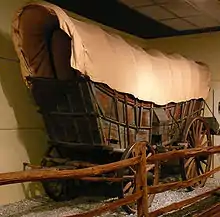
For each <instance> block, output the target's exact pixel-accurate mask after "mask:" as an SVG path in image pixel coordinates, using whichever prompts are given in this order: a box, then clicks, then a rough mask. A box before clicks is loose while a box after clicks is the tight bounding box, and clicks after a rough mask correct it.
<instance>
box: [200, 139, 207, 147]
mask: <svg viewBox="0 0 220 217" xmlns="http://www.w3.org/2000/svg"><path fill="white" fill-rule="evenodd" d="M208 143H209V141H208V140H206V141H205V142H204V143H203V144H201V145H200V146H201V147H205V145H206V144H207V145H208Z"/></svg>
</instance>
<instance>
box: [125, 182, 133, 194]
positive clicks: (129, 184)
mask: <svg viewBox="0 0 220 217" xmlns="http://www.w3.org/2000/svg"><path fill="white" fill-rule="evenodd" d="M131 186H132V182H128V183H127V184H126V185H125V187H124V188H123V193H124V194H125V193H126V192H127V191H128V190H129V189H130V188H131Z"/></svg>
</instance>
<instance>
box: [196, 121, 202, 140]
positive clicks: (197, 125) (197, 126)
mask: <svg viewBox="0 0 220 217" xmlns="http://www.w3.org/2000/svg"><path fill="white" fill-rule="evenodd" d="M195 125H196V126H195V128H196V129H195V136H196V138H198V136H199V129H200V126H201V124H200V123H198V120H197V121H196V122H195Z"/></svg>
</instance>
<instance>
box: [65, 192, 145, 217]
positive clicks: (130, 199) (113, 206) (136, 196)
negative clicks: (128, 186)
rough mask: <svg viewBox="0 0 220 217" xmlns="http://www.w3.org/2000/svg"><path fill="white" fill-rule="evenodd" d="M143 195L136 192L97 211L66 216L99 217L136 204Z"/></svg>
mask: <svg viewBox="0 0 220 217" xmlns="http://www.w3.org/2000/svg"><path fill="white" fill-rule="evenodd" d="M142 194H143V191H138V192H135V193H134V194H132V195H129V196H127V197H125V198H122V199H119V200H117V201H114V202H110V203H108V204H105V205H103V206H101V207H99V208H97V209H94V210H92V211H90V212H86V213H80V214H75V215H70V216H66V217H92V216H99V215H100V214H102V213H105V212H108V211H113V210H115V209H117V208H118V207H120V206H123V205H126V204H130V203H132V202H135V201H136V200H138V199H139V198H140V197H141V196H142Z"/></svg>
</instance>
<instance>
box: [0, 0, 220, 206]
mask: <svg viewBox="0 0 220 217" xmlns="http://www.w3.org/2000/svg"><path fill="white" fill-rule="evenodd" d="M25 2H28V1H27V0H7V1H0V8H1V13H0V20H1V22H0V173H1V172H9V171H18V170H22V169H23V167H22V162H24V161H29V162H31V163H39V160H40V158H41V157H42V155H43V153H44V151H45V149H46V147H47V145H46V138H45V133H44V132H43V124H42V121H41V119H40V116H39V115H38V114H37V113H36V109H35V107H34V104H33V102H32V101H31V98H30V97H29V94H28V91H27V90H26V88H25V86H24V84H23V82H22V80H21V77H20V68H19V63H18V62H17V61H16V60H17V57H16V54H15V52H14V49H13V45H12V41H11V37H10V30H11V19H12V17H13V14H14V12H15V11H16V9H17V8H19V7H20V6H22V5H23V4H24V3H25ZM70 14H71V15H73V16H75V17H77V18H79V19H83V20H85V19H84V18H82V17H79V16H76V15H74V14H72V13H70ZM90 22H91V21H90ZM104 28H106V29H107V30H111V29H110V28H107V27H104ZM114 31H115V30H114ZM115 32H117V33H119V34H121V35H123V36H124V37H125V38H126V39H128V40H134V41H135V42H136V43H138V44H140V45H142V46H144V47H146V48H156V49H160V50H162V51H165V52H178V53H181V54H183V55H186V56H187V57H191V58H193V59H196V60H200V61H203V62H206V63H207V64H208V65H209V66H210V68H211V70H212V80H213V81H220V74H219V73H218V70H219V68H220V61H218V56H219V54H220V53H219V49H220V41H219V37H220V33H213V34H207V35H200V36H188V37H175V38H167V39H155V40H147V41H146V40H143V39H138V38H135V37H133V36H131V35H128V34H124V33H121V32H119V31H115ZM9 59H11V60H12V61H11V60H9ZM155 88H156V87H155ZM39 192H42V189H41V186H40V185H38V184H25V185H23V184H15V185H10V186H1V187H0V204H7V203H11V202H15V201H19V200H21V199H23V198H25V197H28V196H34V195H35V194H39Z"/></svg>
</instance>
